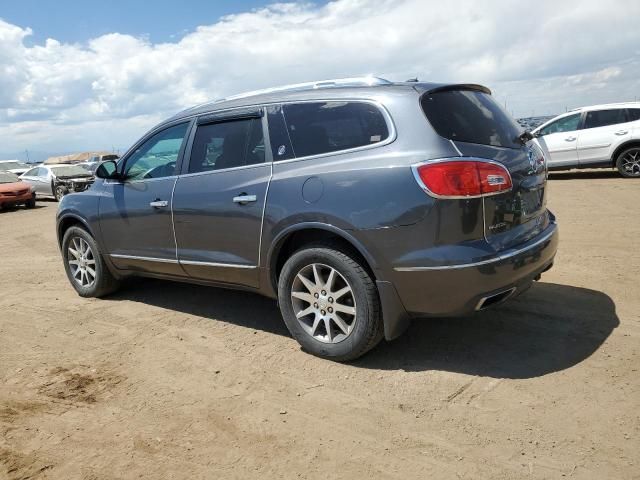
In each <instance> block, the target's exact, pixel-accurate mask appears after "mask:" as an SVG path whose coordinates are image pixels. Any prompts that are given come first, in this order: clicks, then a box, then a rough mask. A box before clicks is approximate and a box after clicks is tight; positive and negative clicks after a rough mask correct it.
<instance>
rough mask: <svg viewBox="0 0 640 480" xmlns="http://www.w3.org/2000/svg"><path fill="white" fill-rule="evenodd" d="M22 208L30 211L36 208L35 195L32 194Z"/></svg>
mask: <svg viewBox="0 0 640 480" xmlns="http://www.w3.org/2000/svg"><path fill="white" fill-rule="evenodd" d="M24 206H25V207H27V208H29V209H31V208H36V194H35V193H34V194H33V196H32V197H31V199H30V200H27V201H26V202H25V203H24Z"/></svg>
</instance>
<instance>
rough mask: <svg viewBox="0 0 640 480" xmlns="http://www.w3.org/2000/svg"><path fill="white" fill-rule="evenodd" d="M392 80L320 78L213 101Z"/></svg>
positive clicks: (387, 83)
mask: <svg viewBox="0 0 640 480" xmlns="http://www.w3.org/2000/svg"><path fill="white" fill-rule="evenodd" d="M391 84H392V82H390V81H389V80H385V79H384V78H380V77H351V78H336V79H333V80H322V81H319V82H306V83H295V84H292V85H284V86H282V87H272V88H265V89H262V90H253V91H251V92H244V93H239V94H237V95H231V96H229V97H225V98H221V99H219V100H216V101H215V102H214V103H218V102H224V101H227V100H236V99H239V98H245V97H253V96H255V95H262V94H266V93H275V92H295V91H301V90H314V89H318V88H335V87H372V86H375V85H391Z"/></svg>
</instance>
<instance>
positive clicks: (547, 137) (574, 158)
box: [537, 113, 581, 168]
mask: <svg viewBox="0 0 640 480" xmlns="http://www.w3.org/2000/svg"><path fill="white" fill-rule="evenodd" d="M580 119H581V114H580V113H574V114H572V115H568V116H566V117H562V118H560V119H558V120H556V121H555V122H552V123H550V124H549V125H547V126H545V127H544V128H542V129H541V130H540V132H539V134H538V135H539V137H538V138H537V140H538V143H539V144H540V146H541V147H542V148H543V149H545V150H546V151H547V152H548V153H549V159H548V165H549V167H551V168H553V167H570V166H576V167H577V166H578V149H577V146H578V129H579V128H580Z"/></svg>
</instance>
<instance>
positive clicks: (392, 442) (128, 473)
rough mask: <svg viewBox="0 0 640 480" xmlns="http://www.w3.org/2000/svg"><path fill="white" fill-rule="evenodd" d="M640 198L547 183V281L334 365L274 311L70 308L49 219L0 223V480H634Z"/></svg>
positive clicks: (593, 175)
mask: <svg viewBox="0 0 640 480" xmlns="http://www.w3.org/2000/svg"><path fill="white" fill-rule="evenodd" d="M639 200H640V182H638V181H634V180H625V179H622V178H620V177H619V176H617V175H616V174H615V173H611V172H586V173H567V174H558V175H554V176H553V179H552V180H551V182H550V200H549V206H550V208H551V209H552V210H553V211H554V212H555V213H556V215H557V217H558V221H559V224H560V231H561V245H560V251H559V254H558V256H557V258H556V265H555V267H554V268H553V269H552V270H551V271H550V272H547V273H546V274H545V275H543V278H542V281H540V282H538V283H537V284H536V285H535V286H534V287H533V288H532V289H530V290H529V291H528V292H527V293H525V294H524V295H522V296H521V297H519V298H517V299H516V300H514V301H512V302H511V303H507V304H505V305H503V306H501V307H499V308H497V309H494V310H490V311H486V312H483V313H481V314H478V315H476V316H473V317H469V318H461V319H453V320H452V319H448V320H437V319H436V320H422V321H415V322H414V323H413V325H412V326H411V328H410V329H409V330H408V331H407V332H406V333H405V335H404V336H402V337H401V338H399V339H398V340H396V341H394V342H391V343H383V344H381V345H380V346H379V347H378V348H377V349H375V350H374V351H372V352H371V353H369V354H368V355H367V356H365V357H364V358H362V359H360V360H359V361H357V362H355V363H353V364H350V365H341V364H336V363H331V362H328V361H323V360H320V359H318V358H314V357H312V356H310V355H307V354H305V353H303V352H302V351H300V349H299V347H298V344H297V343H296V342H295V341H294V340H293V339H291V338H290V337H289V335H288V334H287V331H286V329H285V327H284V325H283V323H282V321H281V319H280V317H279V313H278V310H277V308H276V305H275V303H274V302H273V301H271V300H268V299H264V298H261V297H258V296H255V295H251V294H247V293H240V292H232V291H225V290H219V289H214V288H205V287H198V286H192V285H182V284H175V283H169V282H161V281H152V280H136V281H135V282H132V283H131V284H130V285H129V287H128V288H127V289H125V290H123V291H121V292H120V293H118V294H116V295H114V296H112V297H110V298H108V299H105V300H95V299H91V300H85V299H82V298H80V297H78V296H77V295H76V294H75V292H74V291H73V289H72V288H71V286H70V285H69V284H68V282H67V279H66V277H65V274H64V271H63V268H62V263H61V260H60V255H59V253H58V249H57V246H56V241H55V235H54V221H55V218H54V217H55V211H56V207H57V204H56V203H54V202H51V201H42V202H40V203H39V208H37V209H36V210H31V211H27V210H24V209H16V210H13V211H4V212H2V213H0V292H2V293H1V295H0V479H2V480H4V479H27V478H33V479H87V480H89V479H91V480H103V479H104V480H107V479H116V478H118V479H119V478H126V479H129V478H131V479H132V478H158V479H160V478H162V479H164V478H179V479H186V478H188V479H205V478H206V479H218V478H240V479H246V478H309V479H311V478H322V479H331V478H349V479H359V478H366V479H372V478H375V479H378V478H402V479H409V478H421V479H423V478H434V479H435V478H437V479H440V478H444V479H449V478H452V479H479V478H487V479H522V478H536V479H549V478H565V477H566V478H593V479H618V478H620V479H631V478H640V455H639V454H638V452H640V388H639V386H640V373H639V371H638V370H639V368H640V355H639V354H638V352H639V351H640V348H639V340H640V314H639V312H640V290H639V287H638V284H639V283H640V255H639V251H640V250H639V243H638V239H639V238H640V209H639V208H638V203H639Z"/></svg>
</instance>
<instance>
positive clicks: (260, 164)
mask: <svg viewBox="0 0 640 480" xmlns="http://www.w3.org/2000/svg"><path fill="white" fill-rule="evenodd" d="M270 164H271V162H267V161H265V162H262V163H254V164H253V165H240V166H238V167H230V168H221V169H220V170H207V171H204V172H192V173H183V174H181V175H180V178H189V177H198V176H201V175H213V174H216V173H226V172H234V171H236V170H249V169H251V168H258V167H264V166H268V165H270Z"/></svg>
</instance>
